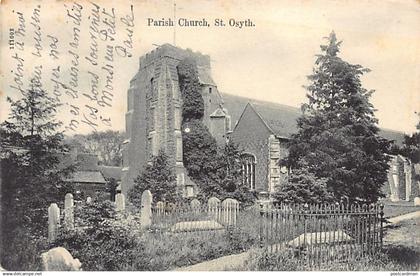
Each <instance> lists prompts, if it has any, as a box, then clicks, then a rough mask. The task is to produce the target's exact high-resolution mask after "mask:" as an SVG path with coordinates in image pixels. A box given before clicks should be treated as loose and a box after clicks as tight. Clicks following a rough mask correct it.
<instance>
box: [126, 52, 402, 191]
mask: <svg viewBox="0 0 420 276" xmlns="http://www.w3.org/2000/svg"><path fill="white" fill-rule="evenodd" d="M186 57H192V58H194V59H195V61H196V63H197V66H198V68H197V69H198V77H199V81H200V84H201V94H202V97H203V100H204V118H203V122H204V124H205V125H206V126H207V128H208V129H209V131H210V133H211V134H212V135H213V137H214V138H215V139H216V141H217V143H218V144H219V145H223V144H224V143H226V141H227V140H228V139H229V140H232V141H234V142H235V143H236V144H238V146H239V147H240V149H241V150H243V152H244V154H243V156H242V173H243V181H244V183H246V184H247V185H248V187H249V189H251V190H254V191H256V192H258V193H260V192H264V193H265V194H267V193H268V194H270V193H272V192H274V191H275V189H276V186H278V185H282V183H285V181H287V173H288V170H287V168H285V167H280V165H279V162H278V161H279V160H280V159H282V158H283V157H285V156H286V155H287V154H288V152H287V141H288V140H289V139H290V137H291V135H292V134H293V133H296V132H297V122H296V119H297V118H298V117H299V116H300V115H301V111H300V110H299V109H298V108H296V107H290V106H286V105H282V104H277V103H271V102H266V101H259V100H254V99H248V98H244V97H239V96H233V95H230V94H225V93H220V92H219V90H218V88H217V85H216V84H215V82H214V80H213V79H212V76H211V66H210V57H209V56H207V55H203V54H201V53H199V52H193V51H191V50H184V49H180V48H177V47H174V46H172V45H170V44H164V45H162V46H159V47H158V48H156V49H155V50H153V51H151V52H150V53H147V54H146V55H144V56H142V57H140V66H139V71H138V72H137V74H136V75H135V76H134V77H133V79H132V80H131V81H130V88H129V90H128V96H127V112H126V135H127V137H126V138H127V139H126V140H125V141H124V145H123V149H124V150H123V169H122V176H121V181H122V185H121V188H122V192H123V193H124V194H127V192H128V191H129V189H130V188H131V187H132V186H133V184H134V179H135V178H136V177H137V176H138V175H139V174H140V173H141V170H142V169H143V168H144V166H145V165H146V164H147V162H148V161H149V160H150V158H151V156H153V155H157V153H158V151H159V150H160V149H163V150H164V151H165V152H166V153H167V155H168V156H169V159H170V160H169V162H170V164H171V166H173V168H174V169H175V172H176V177H177V184H178V185H179V187H180V190H182V191H183V194H184V196H185V197H191V196H194V195H195V194H196V191H195V185H194V183H193V182H192V181H191V180H190V179H189V177H188V175H187V172H186V169H185V168H184V165H183V153H182V135H183V133H184V132H185V131H188V129H181V122H182V97H181V95H180V89H179V81H178V73H177V65H178V64H179V62H180V61H181V60H183V59H184V58H186ZM380 135H382V136H383V137H384V138H387V139H389V140H394V141H396V143H397V144H399V145H401V143H402V140H403V134H402V133H400V132H396V131H390V130H381V131H380ZM394 178H395V177H394ZM392 179H393V178H392V177H390V181H392ZM394 182H395V181H394ZM404 193H405V192H404ZM401 197H402V196H401Z"/></svg>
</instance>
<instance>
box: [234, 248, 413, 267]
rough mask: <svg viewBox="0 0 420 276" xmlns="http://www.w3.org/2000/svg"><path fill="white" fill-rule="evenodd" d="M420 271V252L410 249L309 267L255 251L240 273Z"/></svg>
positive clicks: (283, 255)
mask: <svg viewBox="0 0 420 276" xmlns="http://www.w3.org/2000/svg"><path fill="white" fill-rule="evenodd" d="M419 268H420V254H419V252H417V251H415V250H413V249H410V248H408V247H401V246H398V247H395V246H390V247H385V248H384V249H383V250H382V251H381V252H379V253H377V254H376V255H374V256H369V257H364V258H359V259H354V260H352V261H349V262H342V263H339V262H332V263H329V264H322V265H321V266H319V267H318V266H310V265H308V264H307V263H303V262H299V261H298V259H297V258H291V257H290V255H288V254H286V253H285V252H278V253H269V252H267V251H264V250H254V251H252V252H251V254H250V256H249V258H248V260H247V261H246V262H245V264H244V265H243V266H242V267H239V268H237V270H242V271H317V270H322V271H417V270H419Z"/></svg>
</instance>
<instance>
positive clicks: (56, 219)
mask: <svg viewBox="0 0 420 276" xmlns="http://www.w3.org/2000/svg"><path fill="white" fill-rule="evenodd" d="M59 227H60V208H58V206H57V204H56V203H51V205H50V207H49V208H48V241H49V242H54V241H55V240H56V239H57V235H58V229H59Z"/></svg>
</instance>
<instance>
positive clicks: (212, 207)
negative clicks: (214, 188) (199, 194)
mask: <svg viewBox="0 0 420 276" xmlns="http://www.w3.org/2000/svg"><path fill="white" fill-rule="evenodd" d="M207 211H208V213H209V215H210V216H211V218H212V219H215V220H220V199H218V198H217V197H211V198H209V200H208V201H207Z"/></svg>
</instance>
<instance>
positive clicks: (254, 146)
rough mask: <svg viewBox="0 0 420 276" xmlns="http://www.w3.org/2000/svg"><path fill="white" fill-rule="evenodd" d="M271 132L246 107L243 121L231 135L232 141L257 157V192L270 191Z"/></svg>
mask: <svg viewBox="0 0 420 276" xmlns="http://www.w3.org/2000/svg"><path fill="white" fill-rule="evenodd" d="M270 134H271V132H270V131H269V130H268V128H267V127H266V126H265V124H264V122H263V121H262V120H261V118H260V117H259V116H258V115H257V114H256V113H255V111H254V110H253V109H252V108H250V106H249V105H247V106H246V108H245V110H244V113H243V114H242V117H241V119H240V120H239V122H238V124H237V125H236V127H235V130H234V131H233V133H232V134H231V139H232V140H233V141H234V142H235V143H237V144H238V145H239V147H240V148H241V149H242V150H243V151H244V152H245V153H249V154H252V155H254V156H255V158H256V164H255V182H256V183H255V190H256V191H268V185H269V171H268V168H269V140H268V138H269V136H270Z"/></svg>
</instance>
